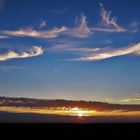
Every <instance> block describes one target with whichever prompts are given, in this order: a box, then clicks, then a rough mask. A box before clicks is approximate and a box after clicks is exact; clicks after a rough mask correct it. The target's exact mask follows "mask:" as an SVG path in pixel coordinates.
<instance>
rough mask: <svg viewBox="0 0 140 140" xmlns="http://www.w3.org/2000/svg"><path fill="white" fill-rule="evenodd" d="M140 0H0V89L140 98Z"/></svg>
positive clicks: (17, 93)
mask: <svg viewBox="0 0 140 140" xmlns="http://www.w3.org/2000/svg"><path fill="white" fill-rule="evenodd" d="M139 4H140V2H139V0H127V1H122V0H111V1H109V0H94V1H93V0H71V1H68V0H0V19H1V20H0V95H1V96H16V97H36V98H49V99H52V98H53V99H60V98H61V99H73V100H101V101H110V102H121V103H131V102H132V101H136V102H137V103H139V102H140V87H139V83H140V77H139V71H140V38H139V36H140V16H139V13H140V10H139Z"/></svg>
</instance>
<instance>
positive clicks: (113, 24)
mask: <svg viewBox="0 0 140 140" xmlns="http://www.w3.org/2000/svg"><path fill="white" fill-rule="evenodd" d="M100 15H101V18H102V23H103V24H104V25H105V26H106V27H108V28H109V29H108V30H107V29H106V30H104V29H103V30H101V29H100V30H99V29H98V31H106V32H107V31H108V32H113V31H114V32H115V31H116V32H124V31H126V30H125V29H124V28H123V27H121V26H119V25H118V23H117V18H116V17H113V18H112V17H111V11H109V12H108V11H107V10H106V9H105V8H104V7H103V5H101V13H100ZM93 29H94V28H93Z"/></svg>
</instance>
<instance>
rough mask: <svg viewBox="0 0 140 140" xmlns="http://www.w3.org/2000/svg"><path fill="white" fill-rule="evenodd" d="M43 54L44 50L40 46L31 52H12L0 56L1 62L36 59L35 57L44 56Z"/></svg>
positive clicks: (34, 47)
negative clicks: (15, 59) (16, 59)
mask: <svg viewBox="0 0 140 140" xmlns="http://www.w3.org/2000/svg"><path fill="white" fill-rule="evenodd" d="M43 52H44V49H43V48H42V47H39V46H33V47H32V49H30V50H29V51H23V52H15V51H11V50H10V51H8V52H7V53H5V54H0V61H6V60H9V59H14V58H28V57H35V56H39V55H42V54H43Z"/></svg>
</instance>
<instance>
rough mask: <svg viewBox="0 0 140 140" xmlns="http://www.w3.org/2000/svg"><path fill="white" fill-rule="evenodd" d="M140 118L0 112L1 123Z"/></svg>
mask: <svg viewBox="0 0 140 140" xmlns="http://www.w3.org/2000/svg"><path fill="white" fill-rule="evenodd" d="M135 122H137V123H138V122H140V117H128V116H110V117H108V116H106V117H105V116H92V117H85V116H83V117H78V116H61V115H46V114H35V113H34V114H33V113H10V112H0V123H135Z"/></svg>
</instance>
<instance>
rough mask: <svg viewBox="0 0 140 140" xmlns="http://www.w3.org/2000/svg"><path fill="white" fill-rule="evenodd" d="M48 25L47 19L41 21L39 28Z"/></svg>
mask: <svg viewBox="0 0 140 140" xmlns="http://www.w3.org/2000/svg"><path fill="white" fill-rule="evenodd" d="M46 26H47V23H46V21H42V22H41V23H40V26H39V29H41V28H43V27H46Z"/></svg>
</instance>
